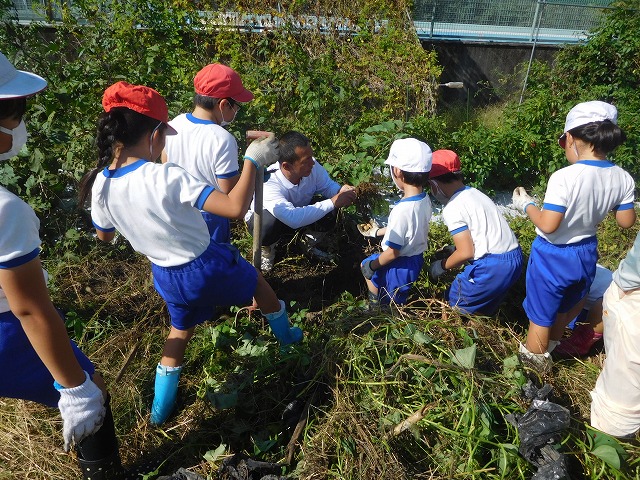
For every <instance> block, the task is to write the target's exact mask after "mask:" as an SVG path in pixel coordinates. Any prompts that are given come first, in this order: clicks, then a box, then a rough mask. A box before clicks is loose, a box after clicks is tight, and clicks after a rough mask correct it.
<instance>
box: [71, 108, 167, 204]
mask: <svg viewBox="0 0 640 480" xmlns="http://www.w3.org/2000/svg"><path fill="white" fill-rule="evenodd" d="M157 126H158V120H155V119H153V118H151V117H147V116H146V115H142V114H141V113H138V112H134V111H133V110H130V109H128V108H125V107H116V108H113V109H111V110H110V111H109V112H104V113H103V114H102V115H101V116H100V118H99V120H98V131H97V135H96V146H97V147H98V162H97V165H96V167H95V168H93V169H92V170H91V171H89V172H87V173H86V174H85V175H84V177H82V180H81V181H80V189H79V190H80V191H79V195H78V198H79V200H80V203H79V205H80V206H81V207H82V206H83V205H84V204H85V202H86V201H87V198H89V194H90V193H91V187H92V186H93V182H94V181H95V179H96V176H97V175H98V173H100V172H101V171H102V170H103V169H104V168H105V167H108V166H109V165H110V164H111V162H113V159H114V158H115V157H116V156H117V154H118V152H119V151H120V150H122V148H125V147H129V146H131V145H135V144H136V143H138V142H139V141H140V139H141V138H142V137H143V136H148V135H149V134H150V133H151V132H152V131H153V129H154V128H156V127H157ZM161 128H166V126H165V125H162V127H161Z"/></svg>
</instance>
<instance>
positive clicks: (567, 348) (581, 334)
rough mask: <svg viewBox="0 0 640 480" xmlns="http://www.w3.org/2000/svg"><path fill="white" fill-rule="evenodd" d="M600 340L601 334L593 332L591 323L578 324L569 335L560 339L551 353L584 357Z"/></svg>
mask: <svg viewBox="0 0 640 480" xmlns="http://www.w3.org/2000/svg"><path fill="white" fill-rule="evenodd" d="M600 340H602V334H601V333H596V332H594V331H593V328H591V325H587V324H582V325H578V326H577V327H576V328H574V329H573V333H572V334H571V336H570V337H567V338H563V339H562V340H560V343H559V344H558V346H557V347H556V348H555V349H554V350H553V355H554V356H555V357H557V358H572V357H584V356H586V355H587V354H588V353H589V351H590V350H591V348H592V347H593V346H594V345H595V344H596V343H597V342H598V341H600Z"/></svg>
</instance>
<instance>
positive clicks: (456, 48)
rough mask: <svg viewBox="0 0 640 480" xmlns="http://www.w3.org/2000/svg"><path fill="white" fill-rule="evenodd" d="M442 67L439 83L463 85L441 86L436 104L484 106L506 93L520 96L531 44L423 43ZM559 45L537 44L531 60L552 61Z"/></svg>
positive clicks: (506, 94)
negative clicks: (454, 87) (460, 86)
mask: <svg viewBox="0 0 640 480" xmlns="http://www.w3.org/2000/svg"><path fill="white" fill-rule="evenodd" d="M422 45H423V47H424V48H425V49H426V50H430V51H431V50H434V51H435V52H436V53H437V55H438V61H439V62H440V64H441V65H442V66H443V67H444V71H443V74H442V77H441V78H440V83H446V82H454V81H461V82H464V84H465V88H464V89H459V90H454V89H449V88H445V87H442V89H441V90H442V91H441V98H440V102H439V104H440V106H445V107H446V106H449V105H452V104H468V105H469V106H471V107H473V106H484V105H488V104H490V103H494V102H499V101H501V100H505V99H507V98H508V97H509V96H514V95H515V96H517V98H519V97H520V92H521V91H522V86H523V82H524V79H525V73H526V71H527V65H528V63H529V59H530V57H531V51H532V47H533V45H527V46H525V45H513V44H497V43H496V44H476V43H462V42H435V43H434V42H423V44H422ZM560 48H562V47H561V46H557V47H555V46H553V47H550V46H547V45H545V46H540V45H537V46H536V47H535V51H534V57H533V58H534V60H541V61H545V62H552V61H553V56H554V54H555V53H556V52H557V51H558V50H559V49H560Z"/></svg>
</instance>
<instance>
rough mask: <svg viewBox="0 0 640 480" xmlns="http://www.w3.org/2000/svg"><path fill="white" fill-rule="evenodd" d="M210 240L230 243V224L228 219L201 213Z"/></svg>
mask: <svg viewBox="0 0 640 480" xmlns="http://www.w3.org/2000/svg"><path fill="white" fill-rule="evenodd" d="M200 213H202V218H204V221H205V223H206V224H207V228H208V229H209V236H210V237H211V240H213V241H214V242H218V243H231V222H230V221H229V219H228V218H225V217H221V216H219V215H214V214H213V213H209V212H205V211H202V212H200Z"/></svg>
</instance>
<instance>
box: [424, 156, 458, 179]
mask: <svg viewBox="0 0 640 480" xmlns="http://www.w3.org/2000/svg"><path fill="white" fill-rule="evenodd" d="M459 171H460V158H459V157H458V154H457V153H456V152H454V151H453V150H436V151H435V152H433V155H432V156H431V170H430V171H429V178H435V177H439V176H440V175H445V174H447V173H458V172H459Z"/></svg>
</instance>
